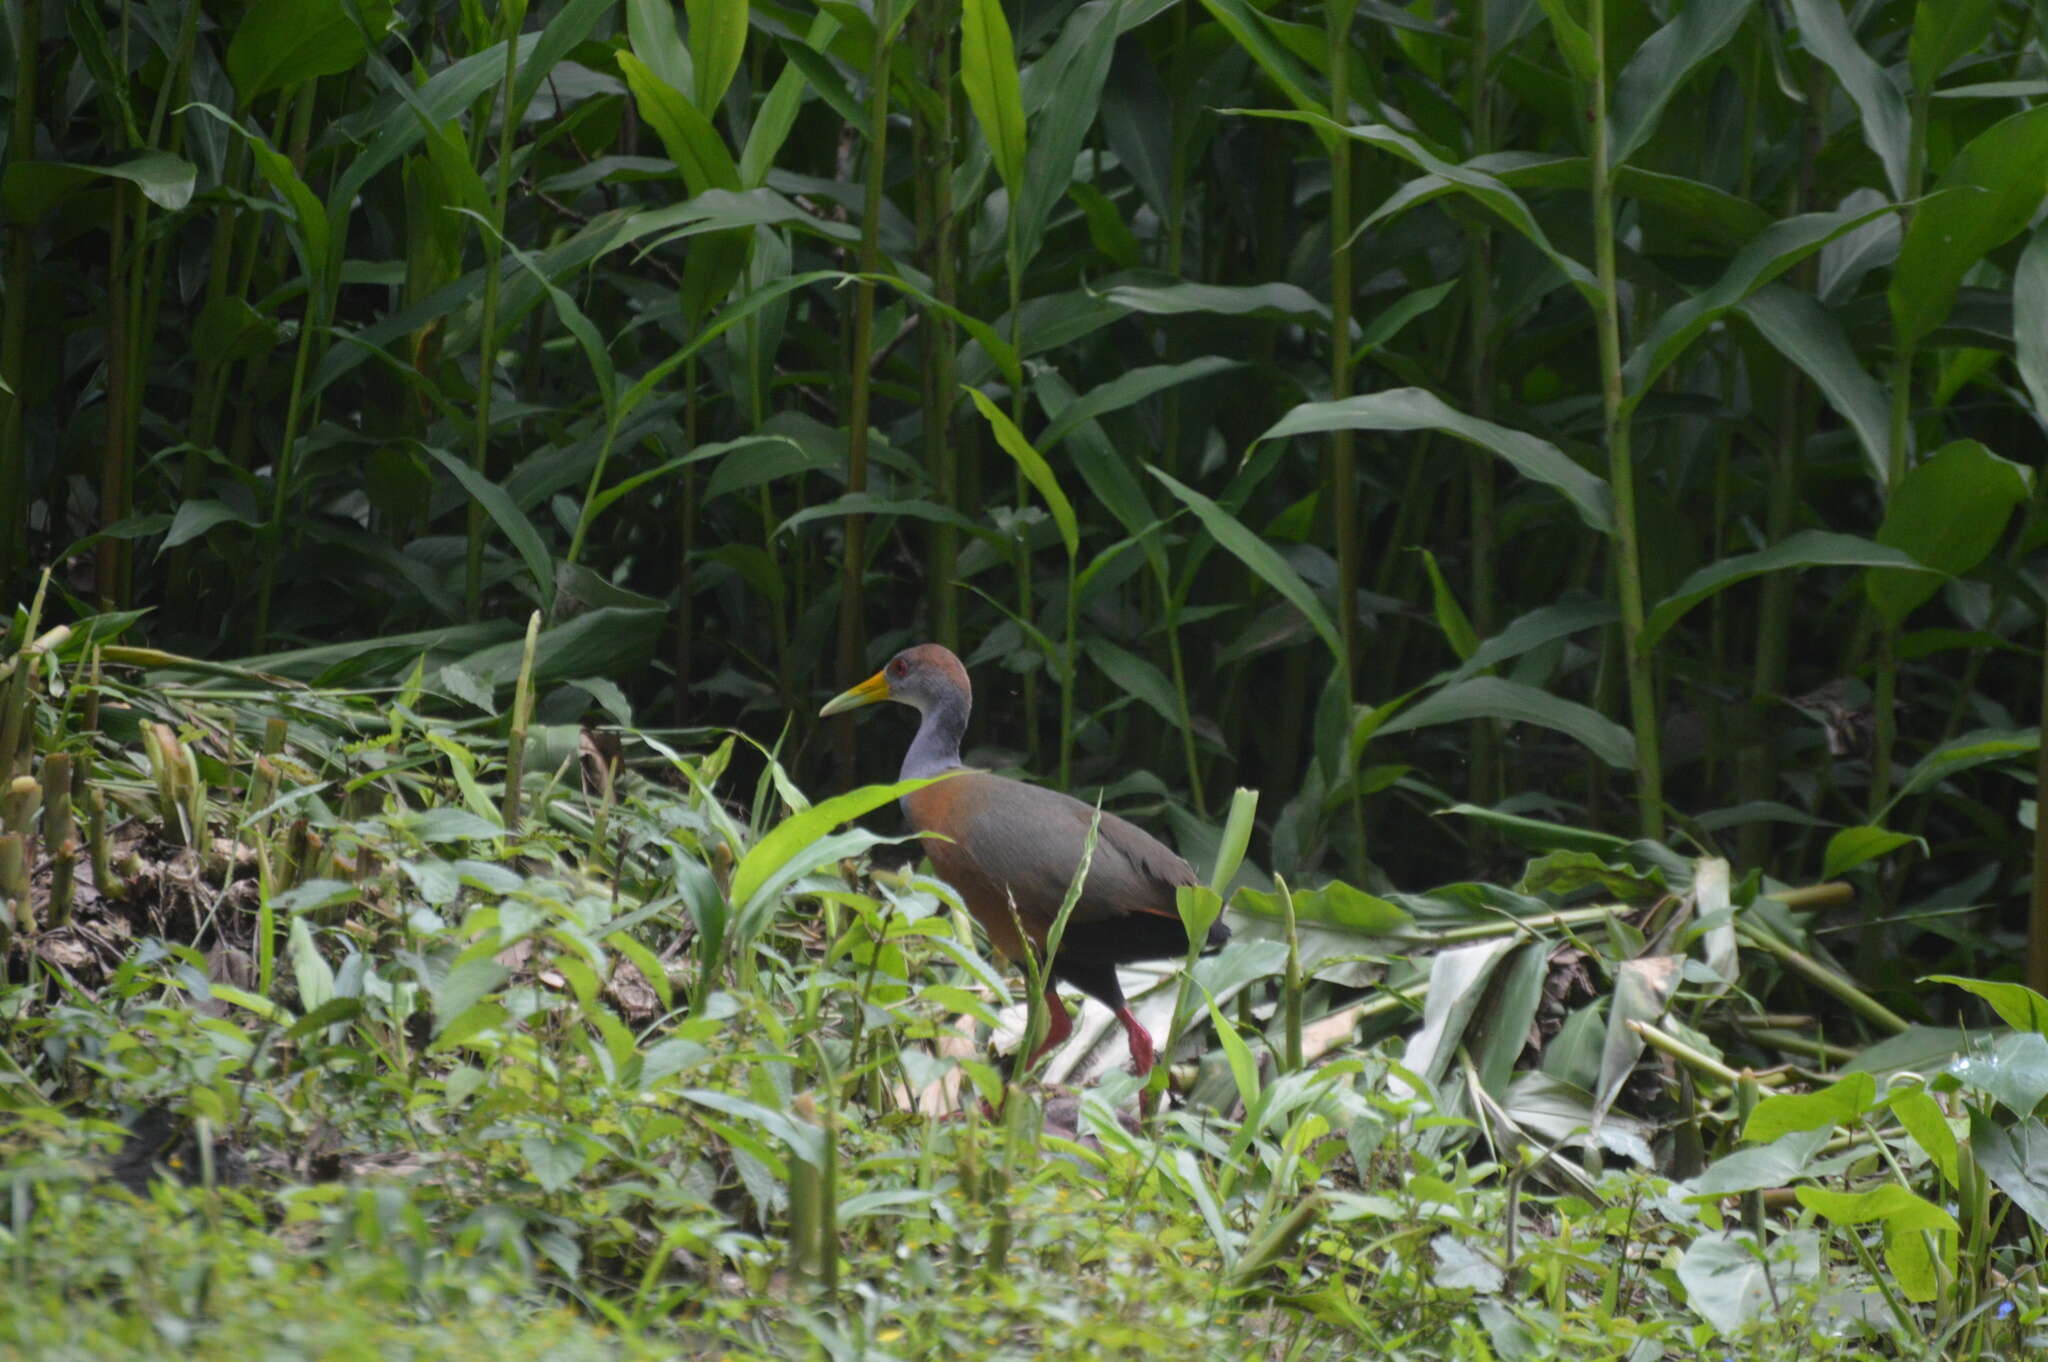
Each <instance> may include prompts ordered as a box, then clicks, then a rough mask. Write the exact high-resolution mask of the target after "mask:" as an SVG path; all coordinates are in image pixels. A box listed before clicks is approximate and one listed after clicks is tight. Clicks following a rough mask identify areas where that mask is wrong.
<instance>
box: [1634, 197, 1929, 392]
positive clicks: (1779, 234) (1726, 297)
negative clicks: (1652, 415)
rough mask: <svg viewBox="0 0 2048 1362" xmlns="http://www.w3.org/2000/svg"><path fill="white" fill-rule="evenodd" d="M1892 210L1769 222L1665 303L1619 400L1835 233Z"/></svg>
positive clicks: (1648, 383)
mask: <svg viewBox="0 0 2048 1362" xmlns="http://www.w3.org/2000/svg"><path fill="white" fill-rule="evenodd" d="M1890 211H1892V210H1891V208H1890V207H1889V206H1887V207H1883V208H1873V209H1867V210H1865V211H1862V212H1857V211H1856V210H1854V209H1842V210H1840V211H1838V212H1833V213H1803V214H1801V215H1800V216H1798V217H1793V218H1786V219H1784V220H1782V221H1780V222H1775V223H1772V224H1771V226H1770V227H1768V228H1767V229H1765V231H1764V233H1763V235H1762V236H1759V237H1758V238H1757V239H1756V240H1754V241H1752V242H1750V243H1749V244H1748V245H1747V246H1744V247H1743V248H1742V249H1741V250H1740V251H1739V252H1737V253H1736V256H1735V258H1734V259H1733V260H1731V261H1730V262H1729V263H1728V268H1727V269H1726V270H1725V271H1723V273H1722V275H1721V277H1720V278H1719V279H1717V280H1715V281H1714V282H1713V284H1712V285H1711V286H1709V287H1708V288H1707V289H1706V290H1705V291H1703V292H1701V293H1696V294H1694V295H1693V296H1692V297H1690V298H1688V299H1686V300H1685V301H1684V302H1682V303H1680V304H1678V305H1677V306H1676V307H1673V308H1669V309H1667V310H1666V311H1665V312H1663V313H1662V314H1661V315H1660V316H1659V317H1658V318H1657V320H1656V321H1655V322H1654V323H1652V324H1651V326H1650V329H1649V334H1648V335H1646V336H1645V337H1644V338H1643V340H1642V343H1641V344H1639V345H1637V346H1636V348H1635V350H1634V352H1633V353H1632V354H1630V355H1629V357H1628V362H1627V363H1626V364H1624V365H1623V366H1622V386H1623V387H1624V388H1625V389H1626V390H1627V394H1628V395H1627V397H1626V399H1625V400H1624V402H1623V406H1624V407H1625V408H1626V409H1628V410H1631V411H1632V410H1634V408H1635V406H1636V404H1637V403H1639V402H1641V401H1642V400H1643V398H1645V397H1646V396H1648V395H1649V393H1650V390H1651V387H1652V385H1654V384H1655V383H1656V381H1657V376H1658V375H1659V374H1661V373H1663V372H1664V370H1665V369H1667V368H1669V367H1670V365H1671V364H1672V362H1673V361H1674V360H1676V359H1677V358H1678V357H1679V355H1681V354H1683V353H1684V352H1685V348H1686V347H1687V346H1688V345H1691V344H1692V343H1693V341H1695V340H1697V339H1698V338H1699V337H1700V335H1701V334H1702V333H1704V332H1705V331H1706V329H1707V328H1708V327H1710V326H1712V325H1713V324H1714V323H1715V322H1718V321H1719V320H1721V318H1722V316H1723V315H1725V314H1726V313H1727V312H1728V311H1729V310H1730V309H1731V308H1734V307H1736V306H1737V305H1739V304H1740V303H1741V302H1742V300H1743V299H1745V298H1747V297H1748V296H1749V295H1750V294H1752V293H1754V292H1756V291H1757V290H1758V289H1760V288H1762V287H1763V286H1764V285H1765V284H1768V283H1770V282H1771V280H1773V279H1775V278H1777V277H1778V276H1779V275H1781V274H1783V273H1784V272H1785V271H1787V270H1789V269H1791V268H1792V267H1793V266H1794V265H1796V264H1798V263H1799V262H1800V261H1802V260H1804V259H1806V257H1808V256H1810V255H1812V254H1813V253H1814V252H1815V251H1818V250H1819V249H1820V248H1821V247H1823V246H1825V245H1827V244H1828V243H1829V242H1830V241H1833V240H1834V239H1835V238H1836V237H1838V236H1841V235H1842V234H1843V233H1845V232H1848V231H1852V230H1854V229H1855V228H1857V227H1859V226H1861V225H1862V224H1864V223H1866V222H1868V221H1870V220H1871V219H1872V218H1875V217H1878V216H1881V215H1882V214H1885V213H1888V212H1890Z"/></svg>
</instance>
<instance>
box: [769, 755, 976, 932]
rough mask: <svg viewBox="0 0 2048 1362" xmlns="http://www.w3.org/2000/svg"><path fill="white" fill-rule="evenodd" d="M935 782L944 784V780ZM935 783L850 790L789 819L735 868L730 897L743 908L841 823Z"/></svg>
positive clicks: (907, 781)
mask: <svg viewBox="0 0 2048 1362" xmlns="http://www.w3.org/2000/svg"><path fill="white" fill-rule="evenodd" d="M934 779H938V780H943V779H945V777H943V776H939V777H935V778H934ZM932 783H933V781H932V780H903V781H898V782H896V783H895V784H893V785H863V786H862V787H861V788H860V789H858V790H849V791H848V792H847V793H845V794H843V795H838V796H836V797H834V798H832V799H827V800H825V801H824V802H822V803H820V804H816V805H813V806H812V807H811V808H808V809H806V810H804V811H803V812H802V813H798V814H792V815H790V816H789V817H788V818H785V819H783V820H782V821H781V822H780V823H778V824H776V825H775V826H774V827H773V828H772V829H770V830H769V831H768V833H767V834H766V835H765V836H763V837H762V838H761V840H760V841H758V842H756V843H754V845H753V846H752V847H751V848H749V849H748V851H747V854H746V855H745V856H744V857H742V858H741V860H740V863H739V864H738V865H737V866H735V867H734V868H733V872H732V890H731V893H730V895H729V897H730V898H731V900H732V902H733V903H734V904H735V905H738V906H740V907H741V908H744V907H745V906H746V905H747V904H749V903H751V902H753V900H754V899H755V898H756V897H757V896H759V894H760V893H761V891H762V889H763V888H764V887H766V886H768V885H769V884H770V883H771V882H772V881H773V880H774V879H775V878H776V877H777V875H778V874H779V872H780V871H781V870H782V869H783V867H785V866H786V865H788V864H789V862H790V861H791V860H792V859H793V858H794V857H796V856H797V854H798V853H799V852H801V851H802V850H803V849H804V848H805V847H806V846H808V845H809V844H810V843H812V842H815V841H817V840H818V839H819V838H821V837H823V836H825V834H827V833H829V832H831V831H832V829H834V828H836V827H838V826H839V825H840V824H841V823H845V822H849V821H851V820H852V819H855V818H859V817H861V816H862V815H863V814H866V813H869V812H871V811H873V810H875V809H878V808H880V807H881V806H882V805H884V804H887V803H888V802H889V801H890V800H892V799H901V798H902V797H903V796H905V795H907V794H910V793H911V792H913V791H916V790H922V789H923V788H924V787H925V786H927V785H930V784H932Z"/></svg>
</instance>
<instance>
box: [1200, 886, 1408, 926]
mask: <svg viewBox="0 0 2048 1362" xmlns="http://www.w3.org/2000/svg"><path fill="white" fill-rule="evenodd" d="M1231 903H1232V906H1233V907H1234V908H1236V909H1237V911H1239V912H1241V913H1249V914H1250V915H1251V916H1253V917H1260V918H1265V919H1267V920H1269V921H1272V922H1281V921H1284V920H1285V919H1286V916H1287V910H1286V908H1285V907H1284V906H1283V905H1282V904H1281V902H1280V896H1279V895H1278V894H1268V893H1265V892H1263V891H1261V890H1257V889H1240V890H1238V891H1237V894H1236V896H1235V897H1234V898H1233V899H1232V900H1231ZM1294 920H1295V921H1296V922H1298V923H1300V922H1307V923H1313V924H1314V925H1316V926H1318V927H1328V928H1331V929H1333V930H1336V931H1340V932H1349V933H1352V934H1354V935H1357V936H1399V935H1401V934H1402V933H1404V932H1408V931H1411V930H1413V929H1414V926H1415V918H1414V916H1413V915H1412V914H1410V913H1409V912H1408V911H1407V910H1406V909H1405V908H1402V907H1400V906H1399V905H1398V904H1393V903H1389V902H1387V900H1385V899H1383V898H1381V897H1380V896H1379V895H1377V894H1368V893H1366V892H1365V891H1364V890H1363V889H1355V888H1353V887H1352V886H1350V885H1348V884H1346V883H1344V882H1343V881H1342V880H1332V881H1330V882H1329V883H1328V884H1326V885H1324V886H1323V887H1322V888H1320V889H1297V890H1295V891H1294Z"/></svg>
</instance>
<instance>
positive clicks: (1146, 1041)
mask: <svg viewBox="0 0 2048 1362" xmlns="http://www.w3.org/2000/svg"><path fill="white" fill-rule="evenodd" d="M1116 1019H1117V1020H1118V1021H1120V1022H1122V1023H1123V1024H1124V1034H1125V1035H1126V1036H1128V1037H1130V1041H1131V1072H1132V1073H1135V1074H1136V1075H1137V1076H1138V1077H1140V1078H1143V1077H1144V1076H1145V1075H1146V1074H1149V1073H1151V1072H1152V1064H1153V1062H1154V1061H1155V1060H1156V1059H1157V1058H1158V1053H1157V1052H1156V1051H1155V1050H1153V1048H1152V1036H1151V1033H1150V1032H1148V1031H1146V1030H1145V1028H1144V1027H1142V1026H1140V1025H1138V1019H1137V1018H1136V1017H1134V1016H1132V1015H1131V1009H1130V1008H1128V1007H1119V1008H1118V1009H1117V1010H1116Z"/></svg>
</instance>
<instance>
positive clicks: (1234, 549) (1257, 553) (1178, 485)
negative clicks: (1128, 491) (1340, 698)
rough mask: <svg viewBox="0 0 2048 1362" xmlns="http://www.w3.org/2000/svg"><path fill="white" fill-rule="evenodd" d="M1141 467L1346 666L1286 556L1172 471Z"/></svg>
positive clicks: (1332, 629)
mask: <svg viewBox="0 0 2048 1362" xmlns="http://www.w3.org/2000/svg"><path fill="white" fill-rule="evenodd" d="M1145 471H1146V472H1148V473H1150V474H1151V475H1152V476H1153V477H1155V478H1157V479H1159V480H1160V481H1161V482H1163V483H1165V484H1166V486H1167V488H1168V490H1170V491H1171V492H1172V493H1173V494H1174V495H1175V496H1177V497H1179V498H1180V499H1181V501H1182V502H1183V503H1184V504H1185V505H1186V506H1187V507H1188V508H1189V509H1190V510H1192V511H1193V512H1194V513H1195V515H1196V516H1197V517H1198V518H1199V519H1200V520H1201V522H1202V527H1203V528H1204V529H1206V530H1208V531H1209V533H1210V535H1211V536H1212V537H1213V538H1214V539H1215V540H1216V542H1217V543H1219V544H1221V545H1222V546H1223V547H1224V548H1225V549H1227V550H1229V552H1230V553H1231V554H1232V555H1233V556H1234V557H1235V558H1236V559H1237V560H1238V561H1239V562H1241V563H1243V564H1244V565H1245V566H1246V567H1248V568H1250V569H1251V570H1252V571H1253V572H1254V573H1255V574H1257V576H1258V577H1259V579H1260V580H1261V581H1263V582H1265V584H1266V585H1267V586H1270V587H1272V588H1273V589H1274V590H1275V591H1277V592H1279V593H1280V595H1281V596H1282V597H1283V598H1285V599H1286V601H1287V603H1288V604H1290V605H1292V606H1293V607H1294V608H1295V609H1296V610H1299V611H1300V612H1301V614H1302V618H1304V619H1306V620H1307V621H1308V623H1309V627H1310V628H1312V629H1314V630H1315V631H1316V634H1317V636H1318V637H1320V638H1321V639H1322V640H1323V643H1324V646H1326V647H1328V648H1329V650H1330V656H1331V657H1332V658H1334V659H1335V660H1336V662H1337V665H1338V667H1339V668H1340V669H1341V668H1343V667H1345V666H1346V659H1345V657H1344V642H1343V640H1342V639H1341V638H1339V637H1338V635H1337V626H1336V625H1335V624H1334V623H1332V622H1331V620H1330V616H1329V614H1328V613H1327V612H1326V611H1325V610H1324V609H1323V607H1322V604H1321V603H1320V602H1319V601H1317V600H1316V597H1315V593H1314V592H1313V591H1311V590H1310V589H1309V586H1308V583H1306V582H1304V581H1302V579H1301V576H1300V574H1299V573H1297V572H1295V570H1294V569H1293V568H1291V567H1289V566H1288V564H1287V560H1286V559H1284V558H1282V557H1281V556H1280V555H1279V553H1278V552H1277V551H1276V550H1275V549H1274V548H1273V546H1272V545H1271V544H1268V543H1267V542H1266V541H1265V540H1263V539H1261V538H1259V537H1258V536H1257V535H1256V534H1253V533H1252V532H1251V531H1250V530H1248V529H1246V528H1245V526H1244V522H1243V521H1240V520H1239V519H1238V518H1237V517H1236V516H1234V515H1232V514H1231V513H1230V512H1228V511H1226V510H1224V509H1223V508H1222V507H1221V506H1219V505H1217V504H1216V503H1215V502H1213V501H1211V500H1210V499H1209V498H1208V497H1205V496H1203V495H1202V494H1201V493H1200V492H1197V491H1196V490H1195V489H1194V488H1192V487H1189V486H1187V485H1186V484H1185V483H1183V482H1181V481H1180V480H1179V479H1177V478H1175V477H1174V476H1173V475H1172V474H1170V473H1167V472H1166V471H1164V470H1163V469H1160V468H1155V467H1153V466H1152V465H1150V464H1147V465H1146V466H1145Z"/></svg>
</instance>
